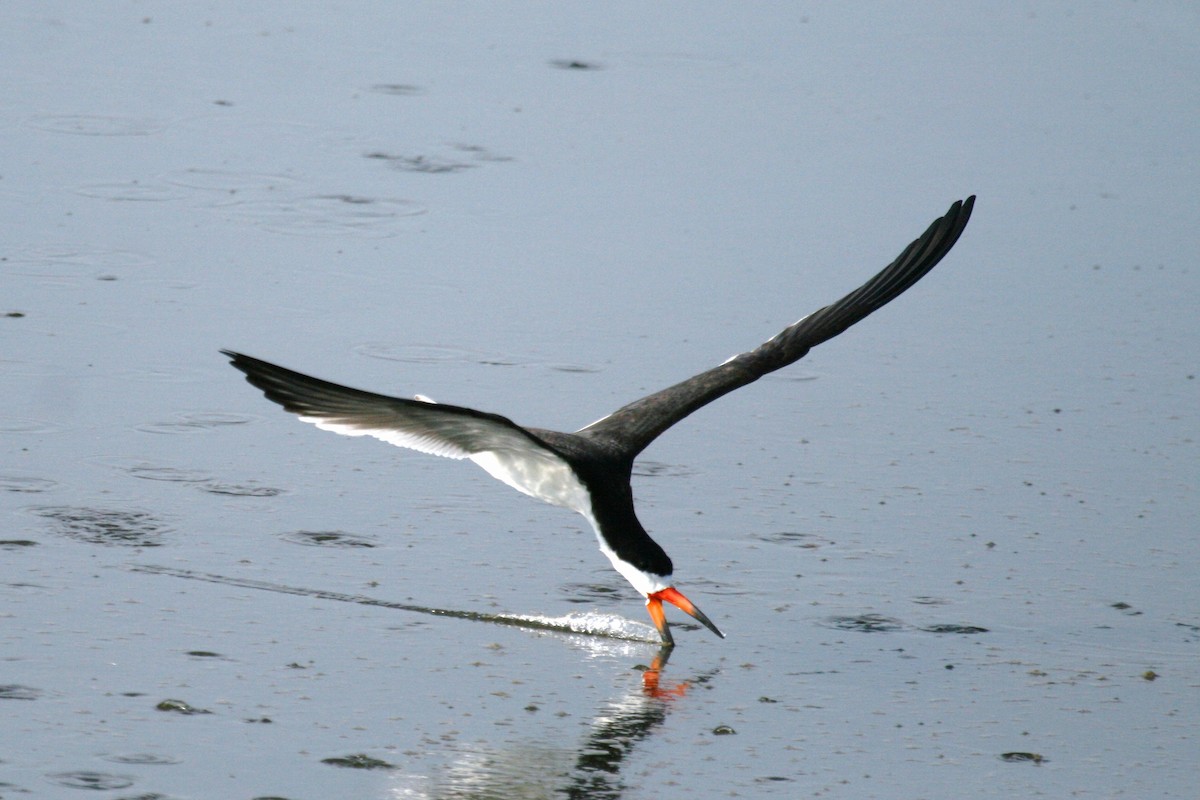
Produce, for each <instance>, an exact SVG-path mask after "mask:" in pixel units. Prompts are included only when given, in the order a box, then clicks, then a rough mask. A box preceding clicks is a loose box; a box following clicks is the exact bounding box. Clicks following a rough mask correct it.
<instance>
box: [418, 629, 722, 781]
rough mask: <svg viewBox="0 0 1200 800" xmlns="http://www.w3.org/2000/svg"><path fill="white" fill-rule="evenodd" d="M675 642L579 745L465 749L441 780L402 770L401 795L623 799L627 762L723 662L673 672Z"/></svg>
mask: <svg viewBox="0 0 1200 800" xmlns="http://www.w3.org/2000/svg"><path fill="white" fill-rule="evenodd" d="M670 655H671V648H669V647H664V648H662V649H661V650H659V651H658V652H657V653H656V654H655V656H654V658H653V660H652V661H651V662H650V664H649V665H648V666H643V667H639V669H640V670H641V678H640V680H634V681H631V685H630V687H629V690H628V692H627V693H626V694H625V695H624V696H622V697H620V698H618V699H616V700H614V701H612V702H610V703H608V704H606V705H605V706H604V707H603V708H602V709H600V711H599V713H597V714H596V716H595V718H594V719H593V720H592V724H591V729H590V732H589V733H588V735H587V736H586V737H585V738H584V740H583V741H581V742H580V743H579V744H578V745H577V746H576V747H575V748H574V749H573V750H569V749H559V748H545V747H539V746H538V745H536V744H528V745H521V744H514V745H513V746H511V747H509V748H506V749H504V750H500V751H492V752H487V753H481V752H471V753H467V754H462V755H461V756H460V757H459V758H457V759H456V760H455V761H454V762H453V763H452V764H450V765H448V766H447V769H446V773H445V774H444V776H443V777H442V779H441V780H437V781H435V782H434V784H435V785H433V786H423V787H420V788H418V787H416V786H413V785H412V777H411V776H409V777H404V778H402V777H400V776H397V777H398V781H397V786H396V790H397V791H396V792H395V796H396V797H428V798H438V800H467V799H468V798H470V799H471V800H482V799H483V798H506V800H509V799H510V798H514V799H515V798H551V797H567V798H577V799H578V800H584V798H586V800H617V798H620V797H622V796H623V795H624V793H625V790H626V786H625V784H624V782H623V781H622V780H621V768H622V766H623V765H624V763H625V761H626V759H627V758H629V756H630V755H631V754H632V753H633V751H634V749H635V748H636V747H637V745H638V743H640V742H641V741H643V740H644V739H646V738H648V737H649V736H651V735H652V734H653V733H654V731H655V730H656V729H657V728H659V727H660V726H661V725H662V724H663V722H664V721H665V720H666V719H667V715H668V714H670V712H671V710H672V709H673V708H675V707H677V705H678V703H680V702H684V701H685V698H686V697H687V695H688V692H689V691H690V690H691V689H692V688H694V687H696V686H699V685H701V684H704V683H707V682H708V681H710V680H711V679H712V678H713V676H714V675H715V674H716V670H712V671H710V672H707V673H699V674H696V675H694V676H692V677H689V678H683V679H669V678H668V677H667V676H666V667H667V661H668V659H669V658H670Z"/></svg>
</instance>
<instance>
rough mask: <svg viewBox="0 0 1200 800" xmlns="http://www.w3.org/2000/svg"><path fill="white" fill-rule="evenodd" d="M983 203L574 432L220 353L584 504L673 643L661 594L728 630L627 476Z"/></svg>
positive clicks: (875, 304)
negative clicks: (846, 289) (819, 300)
mask: <svg viewBox="0 0 1200 800" xmlns="http://www.w3.org/2000/svg"><path fill="white" fill-rule="evenodd" d="M974 203H975V197H974V196H971V197H968V198H967V199H966V200H960V201H958V202H955V203H954V204H953V205H951V206H950V209H949V210H948V211H947V212H946V214H945V215H944V216H942V217H941V218H939V219H937V220H935V221H934V222H933V223H932V224H931V225H930V226H929V228H928V229H927V230H926V231H925V233H923V234H921V236H920V237H919V238H918V239H916V240H915V241H914V242H912V244H910V245H909V246H908V247H906V248H905V249H904V252H902V253H901V254H900V255H899V256H898V257H897V258H896V260H895V261H893V262H892V263H891V264H889V265H888V266H887V267H885V268H884V269H883V271H881V272H880V273H879V274H877V275H876V276H875V277H873V278H871V280H869V281H867V282H866V283H864V284H863V285H862V286H860V287H859V288H857V289H855V290H854V291H853V292H851V293H850V294H848V295H846V296H845V297H843V298H842V299H841V300H838V301H837V302H836V303H833V304H831V305H828V306H825V307H824V308H821V309H819V310H817V311H814V312H813V313H811V314H809V315H808V316H807V317H804V318H803V319H801V320H800V321H798V322H796V323H795V324H793V325H791V326H789V327H787V328H784V329H783V331H781V332H780V333H779V334H778V335H776V336H775V337H773V338H772V339H770V340H768V341H766V342H764V343H763V344H761V345H759V346H758V347H756V348H755V349H753V350H750V351H748V352H745V353H742V354H741V355H737V356H734V357H733V358H730V359H728V360H726V361H725V362H724V363H723V364H721V365H720V366H717V367H714V368H712V369H710V370H707V371H706V372H701V373H700V374H698V375H694V376H692V377H691V378H688V379H687V380H684V381H681V382H680V383H677V384H675V385H674V386H670V387H668V388H666V389H663V390H661V391H658V392H655V393H653V394H650V395H647V396H645V397H643V398H642V399H640V400H635V401H634V402H632V403H630V404H629V405H626V406H623V407H622V408H619V409H617V410H616V411H614V412H613V413H611V414H609V415H608V416H606V417H603V418H602V419H599V420H597V421H596V422H593V423H592V424H590V425H588V426H587V427H584V428H580V429H579V430H577V431H575V432H574V433H563V432H559V431H551V430H545V429H542V428H526V427H523V426H521V425H518V424H516V423H515V422H513V421H512V420H509V419H507V418H506V417H502V416H500V415H498V414H490V413H488V412H485V411H477V410H475V409H473V408H464V407H462V406H454V405H447V404H444V403H435V402H433V401H432V400H429V399H428V398H425V397H422V396H420V395H418V396H417V397H416V399H413V400H409V399H406V398H400V397H389V396H387V395H382V394H374V393H372V392H366V391H362V390H361V389H352V388H349V387H347V386H340V385H338V384H336V383H330V382H328V381H324V380H321V379H319V378H313V377H310V376H308V375H302V374H300V373H299V372H293V371H292V370H290V369H284V368H283V367H279V366H276V365H274V364H270V363H267V362H266V361H261V360H259V359H257V358H251V357H250V356H246V355H242V354H241V353H235V352H232V351H230V350H222V351H221V352H222V353H224V354H225V355H226V356H228V357H229V358H230V361H231V363H232V364H233V366H234V367H236V368H237V369H239V370H241V371H242V372H244V373H245V374H246V380H247V381H249V382H250V383H251V384H253V385H254V386H255V387H257V388H258V389H261V390H262V392H263V394H265V395H266V397H267V399H268V400H271V401H273V402H275V403H278V404H279V405H281V406H283V408H284V410H286V411H290V412H292V413H293V414H296V415H298V416H299V417H300V419H301V420H303V421H304V422H311V423H312V424H314V425H316V426H317V427H318V428H322V429H324V430H328V431H333V432H334V433H341V434H344V435H346V436H373V437H375V438H376V439H382V440H383V441H385V442H390V443H391V444H394V445H398V446H400V447H407V448H411V449H413V450H418V451H420V452H423V453H430V454H432V455H436V456H445V457H447V458H455V459H463V458H469V459H471V460H472V461H474V462H475V463H476V464H478V465H479V466H481V467H483V469H485V470H486V471H487V472H488V473H489V474H490V475H492V477H494V478H497V479H499V480H501V481H503V482H505V483H507V484H508V485H509V486H511V487H513V488H514V489H516V490H517V491H519V492H524V493H525V494H527V495H530V496H532V497H536V498H537V499H539V500H543V501H545V502H547V503H551V504H553V505H556V506H563V507H565V508H569V509H571V510H572V511H577V512H579V513H580V514H582V515H583V516H584V517H586V518H587V520H588V522H590V523H591V525H592V528H593V529H594V530H595V532H596V538H597V540H598V541H599V544H600V551H601V552H603V553H604V555H606V556H608V558H609V560H610V561H611V562H612V565H613V567H614V568H615V569H616V570H617V572H619V573H621V575H623V576H624V577H625V578H626V579H627V580H628V581H629V582H630V583H631V584H632V585H633V588H634V589H636V590H637V591H638V592H639V593H641V594H642V596H644V597H645V598H646V607H647V609H648V610H649V612H650V617H651V619H652V620H653V621H654V626H655V627H656V628H657V629H658V632H659V635H660V636H661V637H662V642H663V645H664V646H667V647H670V646H672V645H673V644H674V640H673V639H672V636H671V630H670V627H669V625H668V623H667V618H666V614H665V613H664V611H663V603H664V602H666V603H670V604H671V605H674V606H676V607H677V608H679V609H680V610H682V611H684V612H685V613H687V614H689V615H691V616H692V617H693V618H695V619H696V620H698V621H699V622H700V623H701V624H703V625H704V626H705V627H706V628H708V629H709V630H710V631H712V632H713V633H715V634H716V635H717V636H720V637H721V638H725V634H723V633H721V631H720V630H719V629H718V628H717V626H716V625H714V624H713V622H712V620H710V619H709V618H708V617H707V616H706V615H705V614H704V612H702V611H701V610H700V609H699V608H697V607H696V606H695V605H694V604H693V603H692V602H691V601H690V600H688V599H687V598H686V597H684V596H683V594H682V593H681V592H680V591H679V590H678V589H676V588H675V585H674V583H673V582H672V580H671V575H672V573H673V571H674V567H673V565H672V563H671V559H670V557H669V556H667V554H666V552H665V551H664V550H663V549H662V547H661V546H659V544H658V542H656V541H654V540H653V539H651V538H650V535H649V534H648V533H646V530H645V528H643V527H642V524H641V523H640V522H638V518H637V514H636V513H635V511H634V505H633V488H632V486H631V485H630V475H631V474H632V470H633V462H634V459H635V458H636V457H637V456H638V454H639V453H641V452H642V450H644V449H645V448H646V446H647V445H649V444H650V443H651V442H653V441H654V440H655V439H656V438H657V437H658V436H659V435H660V434H661V433H663V432H664V431H665V430H667V428H670V427H671V426H672V425H674V424H675V423H677V422H679V421H680V420H681V419H683V418H684V417H686V416H687V415H688V414H691V413H692V412H693V411H695V410H696V409H698V408H701V407H702V406H704V405H706V404H708V403H711V402H712V401H713V400H716V399H717V398H718V397H721V396H722V395H724V394H727V393H729V392H732V391H733V390H734V389H738V388H740V387H742V386H745V385H746V384H748V383H752V382H753V381H756V380H758V379H759V378H761V377H762V376H763V375H766V374H768V373H770V372H774V371H775V370H777V369H782V368H783V367H786V366H787V365H789V364H791V363H793V362H795V361H797V360H799V359H800V358H803V357H804V355H805V354H806V353H808V351H809V350H810V349H812V348H813V347H815V346H817V345H819V344H821V343H822V342H824V341H827V340H828V339H832V338H833V337H834V336H837V335H838V334H839V333H841V332H842V331H844V330H846V329H847V328H849V327H850V326H851V325H853V324H854V323H856V322H858V321H859V320H861V319H863V318H864V317H866V316H867V315H868V314H870V313H871V312H873V311H876V310H877V309H879V308H881V307H883V306H884V305H886V304H887V303H889V302H891V301H892V300H893V299H895V298H896V297H899V296H900V295H901V294H903V293H904V292H905V291H906V290H907V289H908V288H909V287H910V286H912V285H913V284H914V283H916V282H917V281H918V280H920V279H921V278H922V277H924V275H925V274H926V273H927V272H929V271H930V270H931V269H933V268H934V266H936V265H937V263H938V262H939V261H941V260H942V258H943V257H944V256H945V255H946V253H948V252H949V251H950V248H952V247H953V246H954V243H955V242H956V241H958V237H959V235H960V234H961V233H962V231H963V228H965V227H966V224H967V220H968V219H970V216H971V209H972V207H973V206H974Z"/></svg>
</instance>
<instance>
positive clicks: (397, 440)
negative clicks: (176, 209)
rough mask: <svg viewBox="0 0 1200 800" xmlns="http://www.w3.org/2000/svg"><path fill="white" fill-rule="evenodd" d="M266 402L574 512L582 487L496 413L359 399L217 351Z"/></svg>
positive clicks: (555, 458) (538, 443)
mask: <svg viewBox="0 0 1200 800" xmlns="http://www.w3.org/2000/svg"><path fill="white" fill-rule="evenodd" d="M221 352H222V353H224V354H225V355H227V356H229V360H230V362H231V363H232V364H233V366H235V367H237V368H238V369H240V370H241V371H242V372H244V373H246V380H247V381H249V382H250V383H251V384H252V385H254V386H255V387H257V388H259V389H261V390H262V392H263V394H265V395H266V397H267V399H268V400H271V401H272V402H275V403H278V404H279V405H281V406H283V408H284V409H285V410H286V411H290V412H292V413H293V414H296V415H298V416H299V417H300V419H302V420H303V421H305V422H311V423H312V424H314V425H316V426H317V427H318V428H322V429H324V430H327V431H333V432H334V433H340V434H343V435H345V436H373V437H375V438H376V439H382V440H383V441H385V442H388V443H390V444H394V445H398V446H400V447H407V448H410V449H412V450H418V451H420V452H422V453H430V454H432V455H435V456H445V457H446V458H457V459H463V458H469V459H471V460H472V461H474V462H475V463H477V464H479V466H481V467H483V468H484V469H485V470H487V471H488V473H490V474H491V475H492V476H493V477H495V478H497V479H499V480H502V481H504V482H505V483H507V484H508V485H509V486H512V487H513V488H514V489H517V490H518V491H521V492H524V493H525V494H528V495H531V496H533V497H536V498H538V499H539V500H544V501H546V502H548V503H553V504H555V505H561V506H566V507H568V508H572V509H574V510H576V511H579V510H581V508H580V507H579V506H580V503H582V502H583V499H582V494H581V493H582V491H583V490H582V487H581V486H580V485H579V481H578V479H577V478H575V476H574V473H573V471H572V470H571V468H570V466H568V464H567V463H566V461H565V460H564V459H563V458H562V457H561V456H559V454H558V453H557V452H556V451H555V450H553V449H552V448H551V447H550V446H549V445H547V444H546V443H545V442H543V441H542V440H540V439H538V438H536V437H534V435H533V434H531V433H530V432H528V431H526V430H525V429H524V428H521V427H520V426H519V425H517V424H516V423H514V422H512V421H511V420H509V419H507V418H505V417H502V416H500V415H499V414H488V413H486V412H483V411H476V410H475V409H471V408H463V407H462V406H451V405H443V404H441V403H433V402H429V401H427V400H406V399H404V398H401V397H388V396H387V395H382V394H374V393H372V392H364V391H362V390H361V389H352V388H350V387H348V386H340V385H339V384H336V383H330V382H329V381H324V380H321V379H320V378H313V377H311V376H309V375H303V374H301V373H299V372H293V371H292V370H290V369H285V368H283V367H280V366H276V365H275V364H271V363H268V362H266V361H262V360H260V359H257V358H251V357H250V356H246V355H242V354H241V353H235V352H232V351H230V350H222V351H221Z"/></svg>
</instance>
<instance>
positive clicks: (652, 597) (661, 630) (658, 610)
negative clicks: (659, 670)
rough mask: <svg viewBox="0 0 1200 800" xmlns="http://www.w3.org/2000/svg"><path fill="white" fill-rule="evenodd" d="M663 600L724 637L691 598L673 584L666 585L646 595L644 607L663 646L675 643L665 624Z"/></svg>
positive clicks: (665, 616)
mask: <svg viewBox="0 0 1200 800" xmlns="http://www.w3.org/2000/svg"><path fill="white" fill-rule="evenodd" d="M664 600H665V601H666V602H668V603H670V604H671V605H673V606H675V607H676V608H678V609H679V610H680V611H682V612H683V613H685V614H689V615H691V616H692V617H693V618H695V620H696V621H697V622H699V623H700V624H701V625H703V626H704V627H706V628H708V629H709V630H710V631H712V632H713V633H715V634H716V635H717V636H720V637H721V638H722V639H724V638H725V634H723V633H721V631H720V630H718V629H717V626H716V625H713V623H712V620H711V619H709V618H708V617H707V616H706V615H705V614H704V612H703V611H701V610H700V609H698V608H696V606H695V605H694V604H693V603H692V601H691V600H688V599H687V598H686V597H684V596H683V594H682V593H681V592H680V591H679V590H678V589H676V588H675V587H674V586H668V587H667V588H665V589H661V590H659V591H657V592H651V593H650V594H649V595H647V596H646V609H647V610H648V611H649V612H650V619H652V620H654V627H656V628H658V634H659V636H661V637H662V641H663V646H664V647H672V646H674V644H675V640H674V639H673V638H671V627H670V625H668V624H667V615H666V614H665V613H664V612H663V606H662V604H663V601H664Z"/></svg>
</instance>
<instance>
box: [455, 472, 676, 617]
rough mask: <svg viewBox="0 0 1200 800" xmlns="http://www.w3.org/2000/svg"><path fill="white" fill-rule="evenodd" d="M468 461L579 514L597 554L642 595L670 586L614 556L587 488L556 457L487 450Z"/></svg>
mask: <svg viewBox="0 0 1200 800" xmlns="http://www.w3.org/2000/svg"><path fill="white" fill-rule="evenodd" d="M470 458H471V460H472V461H474V462H475V463H476V464H478V465H479V466H481V467H483V468H484V469H485V470H487V472H488V474H489V475H491V476H492V477H493V478H496V479H497V480H501V481H503V482H505V483H507V484H508V485H509V486H511V487H513V488H514V489H516V490H517V491H519V492H524V493H525V494H527V495H530V496H531V497H536V498H538V499H539V500H543V501H545V502H547V503H551V504H552V505H556V506H562V507H564V508H569V509H571V510H572V511H576V512H578V513H580V514H582V515H583V516H584V517H585V518H586V519H587V521H588V522H590V523H591V524H592V530H593V531H595V533H596V541H597V543H598V544H599V545H600V552H601V553H604V555H606V556H608V560H609V561H611V562H612V565H613V569H615V570H616V571H617V572H619V573H621V575H623V576H624V577H625V580H627V581H629V583H630V584H631V585H632V586H633V588H634V589H636V590H637V591H638V592H640V593H641V594H643V595H648V594H651V593H652V592H657V591H660V590H661V589H665V588H667V587H668V586H669V585H670V584H669V583H668V582H667V580H666V578H664V577H663V576H661V575H654V574H653V573H650V572H644V571H642V570H640V569H638V568H637V567H635V566H634V565H632V564H630V563H629V562H628V561H624V560H622V559H621V557H620V556H618V555H617V554H616V553H615V552H614V551H613V549H612V548H611V547H609V546H608V542H606V541H604V536H603V535H602V534H601V533H600V525H599V523H598V522H597V521H596V516H595V514H593V513H592V497H591V494H589V492H588V490H587V488H586V487H585V486H584V485H583V484H582V483H581V482H580V481H579V478H577V477H575V471H574V470H573V469H571V467H570V466H569V465H568V464H567V462H565V461H563V460H562V459H561V458H559V457H558V456H556V455H554V454H553V453H551V452H550V451H548V450H541V449H538V450H536V451H532V450H531V451H524V452H520V453H512V452H508V451H494V450H489V451H487V452H484V453H475V454H474V455H472V456H471V457H470Z"/></svg>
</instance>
